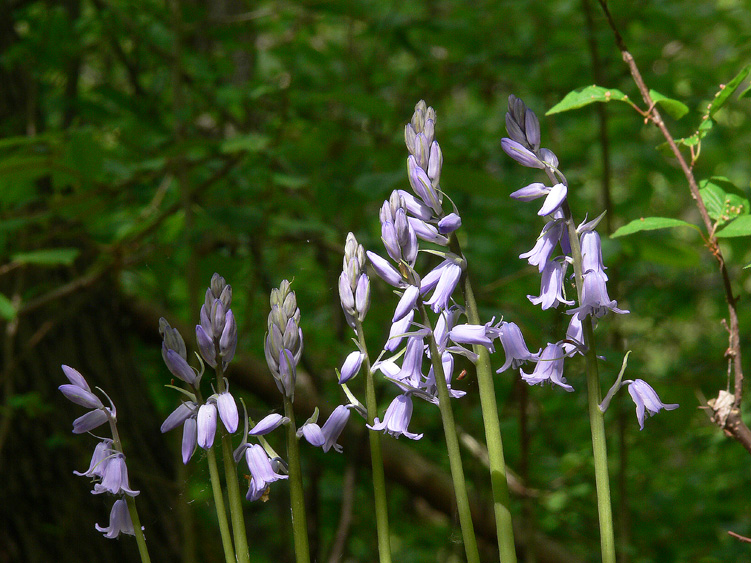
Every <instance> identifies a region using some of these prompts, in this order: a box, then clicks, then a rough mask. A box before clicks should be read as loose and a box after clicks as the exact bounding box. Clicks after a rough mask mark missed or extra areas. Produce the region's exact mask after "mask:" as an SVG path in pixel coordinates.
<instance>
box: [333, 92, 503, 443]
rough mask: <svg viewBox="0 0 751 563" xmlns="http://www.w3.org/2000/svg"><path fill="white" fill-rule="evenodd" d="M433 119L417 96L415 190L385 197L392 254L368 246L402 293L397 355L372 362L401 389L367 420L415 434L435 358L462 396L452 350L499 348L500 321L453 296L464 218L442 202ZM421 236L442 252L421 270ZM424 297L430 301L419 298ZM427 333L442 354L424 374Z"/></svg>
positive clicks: (395, 330)
mask: <svg viewBox="0 0 751 563" xmlns="http://www.w3.org/2000/svg"><path fill="white" fill-rule="evenodd" d="M435 124H436V113H435V110H434V109H433V108H432V107H428V106H427V105H426V104H425V102H424V101H420V102H419V103H418V104H417V105H416V106H415V111H414V114H413V116H412V120H411V121H410V123H408V124H407V125H406V127H405V143H406V146H407V150H408V152H409V156H408V157H407V175H408V178H409V183H410V186H411V188H412V193H409V192H407V191H404V190H395V191H394V192H392V194H391V196H390V197H389V199H388V200H387V201H385V202H384V203H383V205H382V207H381V211H380V214H379V218H380V221H381V238H382V241H383V244H384V247H385V248H386V253H387V254H388V256H389V258H390V259H391V261H389V260H387V259H385V258H383V257H381V256H380V255H378V254H376V253H375V252H370V251H368V252H367V253H366V254H367V256H368V259H369V260H370V263H371V264H372V266H373V268H374V270H375V271H376V273H377V274H378V275H379V276H380V277H381V278H382V279H383V280H384V281H386V283H388V284H389V285H391V286H393V287H395V288H396V290H397V292H398V293H399V294H400V299H399V302H398V303H397V305H396V308H395V311H394V315H393V317H392V325H391V328H390V330H389V337H388V340H387V342H386V344H385V346H384V353H390V354H392V355H390V356H389V357H386V358H385V359H382V360H380V361H378V362H376V363H375V364H374V365H373V370H374V371H380V372H381V373H382V374H383V375H384V376H385V377H386V378H387V379H388V380H389V381H391V382H392V383H394V384H395V385H396V386H397V388H398V389H399V391H400V394H399V395H397V396H396V397H395V398H394V400H393V401H392V402H391V404H390V405H389V407H388V408H387V410H386V414H385V415H384V417H383V419H382V420H381V419H379V418H376V419H375V422H374V424H373V425H370V426H369V428H371V429H372V430H377V431H385V432H387V433H389V434H391V435H393V436H395V437H398V436H401V435H404V436H407V437H408V438H411V439H414V440H416V439H419V438H420V437H422V434H417V433H414V432H410V431H409V430H408V429H407V428H408V425H409V422H410V419H411V415H412V397H413V396H416V397H419V398H421V399H424V400H426V401H428V402H431V403H433V404H438V395H437V393H438V391H437V386H436V374H435V371H436V369H435V368H434V367H433V363H435V364H438V365H440V367H441V368H442V370H439V371H442V372H443V377H444V378H445V380H446V384H447V388H448V392H449V396H450V397H454V398H458V397H461V396H463V395H464V392H463V391H459V390H455V389H452V388H451V380H452V374H453V371H454V363H455V362H454V356H455V355H457V354H459V355H463V356H466V357H468V358H469V359H470V360H472V361H475V360H476V356H475V354H474V352H472V351H471V350H469V349H467V348H465V347H464V346H463V345H472V344H479V345H482V346H486V347H487V348H488V349H489V350H491V351H492V350H494V347H493V343H492V341H493V340H494V339H495V338H499V337H501V334H502V329H501V325H502V324H503V323H499V324H498V325H495V326H494V325H493V323H492V321H491V322H490V323H487V324H486V325H470V324H459V322H458V321H459V318H460V316H461V315H462V314H463V309H462V308H461V307H460V306H459V305H457V304H456V302H455V301H454V299H453V295H454V292H455V291H456V289H457V287H458V285H459V282H460V280H461V278H462V275H463V274H464V271H465V269H466V261H465V259H464V257H463V256H461V255H459V254H457V253H456V252H453V251H452V250H450V249H449V246H450V241H451V234H452V233H453V232H454V231H456V230H457V229H458V228H459V227H460V226H461V223H462V222H461V217H460V216H459V214H458V212H457V210H456V208H455V207H454V206H453V204H452V210H451V211H450V212H448V213H447V212H446V211H445V210H444V208H443V202H444V193H443V192H442V191H441V187H440V177H441V169H442V166H443V154H442V152H441V148H440V146H439V144H438V141H436V139H435ZM446 199H448V198H446ZM421 242H424V243H429V244H432V245H436V246H438V247H439V248H438V249H435V248H431V249H429V250H428V252H430V253H431V254H434V255H437V256H439V257H440V258H441V261H440V262H439V263H438V264H437V265H436V266H435V267H434V268H433V269H432V270H430V271H428V272H427V273H425V274H424V275H421V274H420V273H419V272H418V270H417V269H416V258H417V255H418V251H419V250H420V247H419V245H420V243H421ZM422 299H425V301H422V303H421V300H422ZM423 305H424V306H427V307H430V308H431V309H432V310H433V312H435V313H437V314H438V315H439V317H438V320H437V322H436V326H435V328H434V329H433V330H431V329H430V328H429V327H426V326H424V325H423V324H422V323H420V322H418V321H416V320H415V312H416V311H417V310H418V309H421V308H422V306H423ZM426 339H433V340H434V341H435V344H436V348H437V352H438V354H439V356H438V357H437V358H436V359H437V360H438V361H437V362H432V361H431V367H430V368H429V370H428V373H427V374H426V373H424V372H423V361H424V360H425V358H428V359H430V360H432V358H431V354H430V345H429V343H428V342H426ZM405 340H406V343H405V344H404V346H403V348H401V349H400V347H401V346H402V343H403V342H404V341H405ZM399 359H401V363H400V364H399V363H397V361H398V360H399ZM345 365H346V362H345ZM343 369H344V368H343Z"/></svg>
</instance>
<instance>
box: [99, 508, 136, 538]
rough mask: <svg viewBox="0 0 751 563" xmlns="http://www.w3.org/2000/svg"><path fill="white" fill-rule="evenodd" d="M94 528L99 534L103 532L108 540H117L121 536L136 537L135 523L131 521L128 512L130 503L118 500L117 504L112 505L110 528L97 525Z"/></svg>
mask: <svg viewBox="0 0 751 563" xmlns="http://www.w3.org/2000/svg"><path fill="white" fill-rule="evenodd" d="M94 527H95V528H96V531H97V532H102V533H103V534H104V537H105V538H108V539H115V538H116V537H118V536H119V535H120V534H128V535H130V536H133V535H135V531H134V529H133V521H132V520H131V519H130V511H128V503H127V502H125V500H123V499H118V500H116V501H115V504H113V505H112V510H111V511H110V525H109V526H107V527H106V528H104V527H102V526H100V525H99V524H95V525H94Z"/></svg>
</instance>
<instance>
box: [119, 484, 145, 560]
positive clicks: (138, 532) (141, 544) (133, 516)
mask: <svg viewBox="0 0 751 563" xmlns="http://www.w3.org/2000/svg"><path fill="white" fill-rule="evenodd" d="M125 502H126V503H127V505H128V511H129V512H130V521H131V522H133V533H134V535H135V536H136V543H137V544H138V554H139V555H140V556H141V563H151V558H150V557H149V550H148V548H147V547H146V538H144V537H143V530H142V529H141V519H140V518H139V517H138V510H137V509H136V499H134V498H133V497H132V496H130V495H125Z"/></svg>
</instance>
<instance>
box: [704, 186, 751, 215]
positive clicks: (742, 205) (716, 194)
mask: <svg viewBox="0 0 751 563" xmlns="http://www.w3.org/2000/svg"><path fill="white" fill-rule="evenodd" d="M734 191H735V192H737V191H738V188H736V187H735V186H734V185H733V183H732V182H731V181H730V180H728V179H727V178H724V177H722V176H713V177H712V178H710V179H709V180H703V181H702V182H700V183H699V194H700V195H701V199H702V201H703V202H704V206H705V207H706V208H707V213H709V216H710V217H711V218H712V220H713V221H716V222H717V223H718V225H723V224H725V223H727V222H728V221H732V220H733V219H735V218H736V217H738V216H739V215H748V212H749V207H750V206H749V201H748V199H746V198H745V197H743V196H741V195H738V194H737V193H732V192H734Z"/></svg>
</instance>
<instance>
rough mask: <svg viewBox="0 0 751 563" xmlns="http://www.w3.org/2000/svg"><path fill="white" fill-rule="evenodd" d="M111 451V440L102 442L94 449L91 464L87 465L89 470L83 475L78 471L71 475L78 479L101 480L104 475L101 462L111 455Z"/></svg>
mask: <svg viewBox="0 0 751 563" xmlns="http://www.w3.org/2000/svg"><path fill="white" fill-rule="evenodd" d="M113 451H114V450H113V449H112V440H110V439H105V440H102V441H101V442H99V443H98V444H97V445H96V447H95V448H94V455H92V456H91V463H89V468H88V469H87V470H86V471H85V472H83V473H80V472H78V471H74V472H73V473H74V474H75V475H78V476H79V477H98V478H99V479H101V478H102V477H103V475H104V465H105V464H104V463H103V462H104V460H106V459H107V458H108V457H109V456H110V455H111V454H112V452H113Z"/></svg>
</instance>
